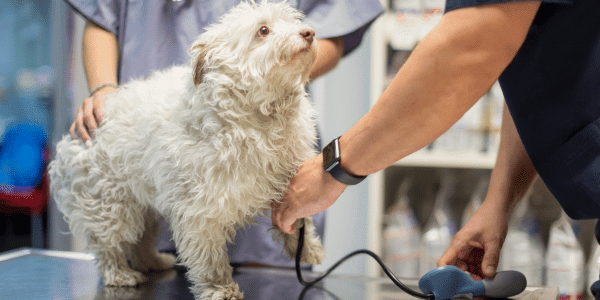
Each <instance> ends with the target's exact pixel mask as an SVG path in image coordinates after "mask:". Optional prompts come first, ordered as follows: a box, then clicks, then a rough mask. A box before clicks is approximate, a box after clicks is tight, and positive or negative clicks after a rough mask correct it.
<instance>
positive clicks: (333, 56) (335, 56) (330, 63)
mask: <svg viewBox="0 0 600 300" xmlns="http://www.w3.org/2000/svg"><path fill="white" fill-rule="evenodd" d="M343 54H344V38H343V37H335V38H331V39H319V40H317V58H316V60H315V64H314V65H313V68H312V70H311V72H310V81H313V80H315V79H316V78H317V77H319V76H321V75H323V74H325V73H327V72H329V71H331V70H332V69H333V68H334V67H335V66H336V65H337V63H338V62H339V61H340V59H341V58H342V55H343Z"/></svg>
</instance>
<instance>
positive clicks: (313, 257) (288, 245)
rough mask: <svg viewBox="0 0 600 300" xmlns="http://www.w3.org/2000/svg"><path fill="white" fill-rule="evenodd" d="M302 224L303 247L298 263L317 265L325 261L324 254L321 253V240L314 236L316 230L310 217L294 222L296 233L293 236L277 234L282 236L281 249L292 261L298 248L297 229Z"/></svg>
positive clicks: (298, 235)
mask: <svg viewBox="0 0 600 300" xmlns="http://www.w3.org/2000/svg"><path fill="white" fill-rule="evenodd" d="M302 223H304V247H303V250H302V256H301V259H300V261H301V262H303V263H308V264H311V265H318V264H320V263H322V262H323V259H325V252H324V251H323V245H322V244H321V239H320V238H319V237H318V236H317V234H316V228H315V225H314V224H313V220H312V218H311V217H306V218H304V219H298V220H296V222H295V223H294V228H296V232H294V233H293V234H284V233H283V232H279V234H281V235H283V239H284V242H283V249H284V250H285V252H286V253H287V254H288V255H289V256H290V257H291V258H292V259H294V257H295V256H296V250H297V248H298V238H299V237H300V230H299V228H300V227H302Z"/></svg>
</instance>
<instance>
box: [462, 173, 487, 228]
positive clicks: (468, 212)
mask: <svg viewBox="0 0 600 300" xmlns="http://www.w3.org/2000/svg"><path fill="white" fill-rule="evenodd" d="M489 182H490V180H489V178H484V179H481V180H479V183H477V187H475V190H473V194H472V195H471V199H470V200H469V203H467V206H466V207H465V210H464V211H463V214H462V219H461V227H464V226H465V224H467V222H468V221H469V220H470V219H471V217H473V215H474V214H475V212H476V211H477V210H478V209H479V207H481V204H483V200H484V199H485V195H486V193H487V189H488V185H489Z"/></svg>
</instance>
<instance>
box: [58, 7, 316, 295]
mask: <svg viewBox="0 0 600 300" xmlns="http://www.w3.org/2000/svg"><path fill="white" fill-rule="evenodd" d="M301 18H302V14H301V13H300V12H298V11H297V10H295V9H293V8H292V7H290V6H289V5H287V4H284V3H264V2H263V3H261V4H256V3H254V2H251V3H241V4H239V5H238V6H236V7H234V8H233V9H232V10H231V11H230V12H229V13H228V14H226V15H224V16H223V17H222V19H221V20H220V22H219V23H218V24H215V25H213V26H211V27H209V28H208V29H207V31H206V32H205V33H203V34H201V35H200V36H199V37H198V39H197V40H196V41H195V42H194V44H193V45H192V46H191V54H192V61H191V65H190V66H175V67H172V68H170V69H168V70H164V71H159V72H155V73H154V74H153V75H152V76H150V77H149V78H148V79H145V80H136V81H132V82H130V83H127V84H125V85H123V86H121V87H119V89H118V92H117V93H115V94H112V95H110V96H107V98H106V102H105V106H104V108H103V111H104V114H105V118H104V121H103V124H102V126H101V127H100V129H99V130H98V131H97V132H96V134H95V138H94V143H93V144H87V145H84V144H83V143H82V141H81V140H79V139H77V140H72V139H71V138H70V137H69V136H65V137H64V138H63V139H62V141H61V142H59V143H58V145H57V152H56V157H55V159H54V160H53V161H52V162H51V164H50V167H49V174H50V179H51V191H52V195H53V197H54V199H55V200H56V202H57V205H58V208H59V209H60V211H61V212H63V214H64V215H65V219H66V220H67V221H68V223H69V225H70V228H71V231H72V232H73V233H75V234H78V235H80V236H82V237H84V238H85V239H86V241H87V246H88V249H89V250H90V251H92V252H93V253H94V254H95V255H96V257H97V265H98V267H99V269H100V272H101V275H102V277H103V280H104V283H105V284H107V285H116V286H131V285H137V284H140V283H142V282H144V281H145V280H146V277H145V276H144V275H143V274H142V273H141V272H139V271H148V270H152V269H157V270H162V269H168V268H171V267H173V265H174V264H175V263H176V259H175V257H173V256H171V255H168V254H161V253H158V252H157V251H156V248H155V243H156V239H157V235H158V232H157V230H158V226H157V221H158V218H159V217H163V218H164V219H166V220H167V221H168V222H169V223H170V226H171V229H172V230H173V237H174V240H175V243H176V245H177V248H178V256H179V259H180V261H181V263H182V264H183V265H185V266H186V267H188V268H189V271H188V278H189V279H190V280H191V282H192V283H193V284H194V286H193V287H192V291H193V293H194V294H195V296H196V298H197V299H242V298H243V294H242V293H241V292H240V291H239V288H238V286H237V284H236V283H235V282H234V281H233V279H232V277H231V274H232V268H231V266H230V265H229V262H228V258H227V253H226V243H227V242H231V241H232V238H233V236H234V234H235V230H236V229H237V228H238V227H240V226H243V225H245V224H246V223H248V222H250V221H251V220H252V217H253V216H255V215H256V214H259V213H265V212H266V211H267V210H268V209H269V208H270V204H271V203H272V201H278V200H279V199H281V198H282V196H283V193H284V192H285V189H286V187H287V185H288V183H289V179H290V177H291V176H292V175H293V173H294V172H295V170H296V169H297V168H298V167H299V166H300V165H301V163H302V162H303V161H304V160H305V159H307V158H309V157H310V156H312V155H314V143H315V140H316V130H315V116H314V115H315V113H314V110H313V108H312V106H311V104H310V102H309V99H308V96H307V94H306V92H305V87H304V84H305V83H306V82H307V80H308V75H309V72H310V70H311V67H312V64H313V63H314V60H315V58H316V48H315V42H314V41H313V36H314V32H313V31H312V30H311V29H310V28H308V27H307V26H306V25H303V24H302V23H301V22H300V19H301ZM263 27H264V28H263ZM265 28H266V29H267V30H266V31H265ZM305 221H306V224H307V226H308V230H307V236H306V237H305V238H306V248H305V251H304V253H303V255H302V257H303V261H305V262H308V263H311V264H317V263H320V262H321V261H322V259H323V257H324V253H323V250H322V246H321V242H320V240H319V238H318V237H316V236H315V235H314V226H313V225H312V222H311V220H310V219H306V220H305ZM296 225H297V226H298V225H299V224H296ZM276 234H278V235H281V236H283V240H284V241H283V243H284V249H285V251H286V252H287V253H288V254H290V256H292V255H294V252H295V248H296V244H297V240H298V236H297V234H296V235H295V236H294V235H283V234H282V233H281V232H277V233H276ZM128 260H129V263H130V264H131V265H129V264H128Z"/></svg>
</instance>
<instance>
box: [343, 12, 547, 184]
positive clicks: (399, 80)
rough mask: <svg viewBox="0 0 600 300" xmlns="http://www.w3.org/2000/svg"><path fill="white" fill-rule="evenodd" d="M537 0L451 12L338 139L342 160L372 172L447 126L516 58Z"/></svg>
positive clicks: (352, 169)
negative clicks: (388, 84)
mask: <svg viewBox="0 0 600 300" xmlns="http://www.w3.org/2000/svg"><path fill="white" fill-rule="evenodd" d="M538 7H539V2H510V3H501V4H494V5H485V6H478V7H471V8H464V9H458V10H455V11H451V12H449V13H448V14H446V15H445V16H444V17H443V18H442V20H441V22H440V24H439V25H438V26H437V27H436V28H435V29H434V30H433V31H432V32H431V33H430V34H428V35H427V36H426V37H425V38H424V39H423V40H422V41H421V42H420V43H419V45H418V46H417V47H416V49H415V50H414V51H413V53H412V54H411V56H410V58H409V59H408V61H407V62H406V64H405V65H404V66H403V67H402V69H401V70H400V71H399V72H398V74H397V75H396V77H395V78H394V80H393V81H392V83H391V84H390V86H389V87H388V88H387V89H386V90H385V91H384V93H383V94H382V95H381V97H380V98H379V100H378V101H377V103H376V104H375V105H374V106H373V108H372V109H371V110H370V111H369V112H368V113H367V114H366V115H365V116H364V117H363V118H362V119H361V120H359V121H358V123H357V124H356V125H354V126H353V127H352V128H351V129H350V130H348V132H346V133H345V134H344V135H343V136H342V138H341V139H340V145H341V147H342V149H343V152H342V153H343V156H342V161H345V162H346V163H342V164H343V166H344V168H345V169H346V170H347V171H349V172H351V173H354V174H358V175H366V174H370V173H374V172H376V171H379V170H382V169H384V168H386V167H387V166H389V165H391V164H392V163H394V162H396V161H398V160H399V159H401V158H403V157H405V156H407V155H409V154H411V153H413V152H415V151H417V150H419V149H421V148H423V147H424V146H426V145H428V144H429V143H431V142H432V141H434V140H435V139H436V138H437V137H439V136H440V135H441V134H442V133H444V132H445V131H446V130H448V128H450V127H451V126H452V125H453V124H454V123H455V122H456V121H458V119H460V117H462V115H463V114H464V113H465V112H466V111H467V110H468V109H469V108H470V107H471V106H473V105H474V104H475V102H477V100H478V99H479V98H481V96H482V95H483V94H484V93H485V92H486V91H487V90H488V89H489V88H490V87H491V86H492V84H493V83H494V82H495V81H496V80H497V79H498V77H499V76H500V74H501V73H502V72H503V71H504V69H505V68H506V67H507V66H508V64H509V63H510V62H511V61H512V59H513V58H514V56H515V55H516V53H517V51H518V50H519V48H520V46H521V44H522V43H523V41H524V40H525V37H526V34H527V32H528V30H529V27H530V25H531V22H532V21H533V18H534V17H535V14H536V12H537V9H538Z"/></svg>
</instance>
